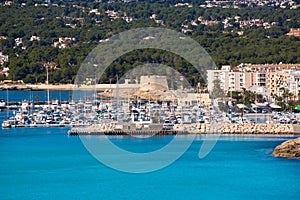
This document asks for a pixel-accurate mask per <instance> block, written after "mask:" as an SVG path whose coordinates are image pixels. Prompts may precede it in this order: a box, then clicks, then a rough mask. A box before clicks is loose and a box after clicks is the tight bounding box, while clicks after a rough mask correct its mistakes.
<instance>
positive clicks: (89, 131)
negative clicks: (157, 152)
mask: <svg viewBox="0 0 300 200" xmlns="http://www.w3.org/2000/svg"><path fill="white" fill-rule="evenodd" d="M294 129H295V128H294V126H293V125H292V124H175V125H174V127H173V129H172V130H166V129H164V128H163V127H162V126H161V125H156V126H155V125H153V126H152V127H151V126H149V127H147V128H145V129H140V128H138V129H137V127H129V126H128V127H124V126H120V125H116V124H95V125H91V126H89V127H81V128H73V129H71V130H70V131H69V132H68V134H69V135H172V134H210V133H211V134H214V133H219V134H241V135H242V134H257V135H295V134H297V133H296V132H295V130H294Z"/></svg>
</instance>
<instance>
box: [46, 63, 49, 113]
mask: <svg viewBox="0 0 300 200" xmlns="http://www.w3.org/2000/svg"><path fill="white" fill-rule="evenodd" d="M46 72H47V101H48V108H50V94H49V70H48V63H47V64H46Z"/></svg>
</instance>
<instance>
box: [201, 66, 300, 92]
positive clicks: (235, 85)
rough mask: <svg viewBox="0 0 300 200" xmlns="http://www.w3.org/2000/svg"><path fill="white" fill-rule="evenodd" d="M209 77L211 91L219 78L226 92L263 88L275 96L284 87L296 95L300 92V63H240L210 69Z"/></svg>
mask: <svg viewBox="0 0 300 200" xmlns="http://www.w3.org/2000/svg"><path fill="white" fill-rule="evenodd" d="M207 79H208V90H209V91H212V89H213V87H214V85H213V82H214V80H215V79H219V80H220V82H221V87H222V89H223V90H224V92H228V91H241V90H243V88H244V89H246V90H250V89H251V90H253V88H260V89H262V88H263V89H264V90H263V91H268V96H269V97H274V96H275V95H279V96H280V95H281V94H282V91H283V88H284V89H287V90H289V91H290V92H291V93H292V94H293V95H294V96H295V97H298V94H300V90H299V89H300V64H282V63H280V64H259V65H257V64H256V65H253V64H240V65H239V66H237V67H235V68H231V67H230V66H222V68H221V70H208V72H207ZM253 86H255V87H253ZM260 91H261V90H258V91H256V92H257V93H260Z"/></svg>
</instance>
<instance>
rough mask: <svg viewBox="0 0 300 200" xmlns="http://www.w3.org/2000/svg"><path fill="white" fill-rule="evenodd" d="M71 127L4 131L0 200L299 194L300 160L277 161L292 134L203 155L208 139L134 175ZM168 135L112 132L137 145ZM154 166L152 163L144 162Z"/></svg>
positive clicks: (221, 146) (247, 140)
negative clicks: (101, 157)
mask: <svg viewBox="0 0 300 200" xmlns="http://www.w3.org/2000/svg"><path fill="white" fill-rule="evenodd" d="M67 130H68V129H67V128H34V129H33V128H20V129H10V130H1V132H0V158H1V164H0V199H62V198H64V199H153V198H156V199H183V198H184V199H254V198H257V199H283V198H284V199H298V197H299V191H300V189H299V184H300V160H295V159H278V158H274V157H273V156H272V155H271V151H272V149H273V147H275V146H276V145H277V144H279V143H280V142H282V141H283V140H285V139H287V138H276V137H269V138H260V137H223V138H221V140H219V141H218V143H217V145H216V146H215V148H214V149H213V151H212V152H211V153H210V154H209V155H208V156H207V157H206V158H204V159H202V160H200V159H199V158H198V151H199V148H200V146H201V143H202V140H203V139H209V137H202V138H198V140H196V141H194V143H193V144H192V146H191V147H190V148H189V150H188V151H187V152H186V153H185V154H184V155H183V156H182V157H181V158H180V159H179V160H177V161H176V162H175V163H174V164H172V165H171V166H169V167H167V168H164V169H162V170H159V171H156V172H152V173H147V174H127V173H122V172H118V171H115V170H113V169H110V168H108V167H106V166H104V165H103V164H101V163H99V162H98V161H97V160H95V159H94V158H93V157H92V156H91V155H90V154H89V153H88V152H87V150H86V149H85V148H84V146H83V145H82V143H81V141H80V138H79V137H68V136H67ZM169 139H170V138H169V137H160V138H153V139H147V140H145V139H132V138H123V139H120V138H113V139H112V140H113V141H114V142H115V143H118V144H121V145H123V146H128V147H130V149H134V150H135V151H142V149H143V145H141V144H143V143H144V144H145V146H146V148H149V146H150V147H159V146H160V145H161V143H164V142H166V141H169ZM145 164H147V163H145Z"/></svg>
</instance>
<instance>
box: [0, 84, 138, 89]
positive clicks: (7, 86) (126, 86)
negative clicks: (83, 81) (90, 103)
mask: <svg viewBox="0 0 300 200" xmlns="http://www.w3.org/2000/svg"><path fill="white" fill-rule="evenodd" d="M138 87H139V84H120V85H119V88H120V89H137V88H138ZM48 89H49V90H106V89H116V84H96V85H80V86H77V85H75V84H59V85H53V84H49V85H48V84H3V85H0V90H48Z"/></svg>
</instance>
